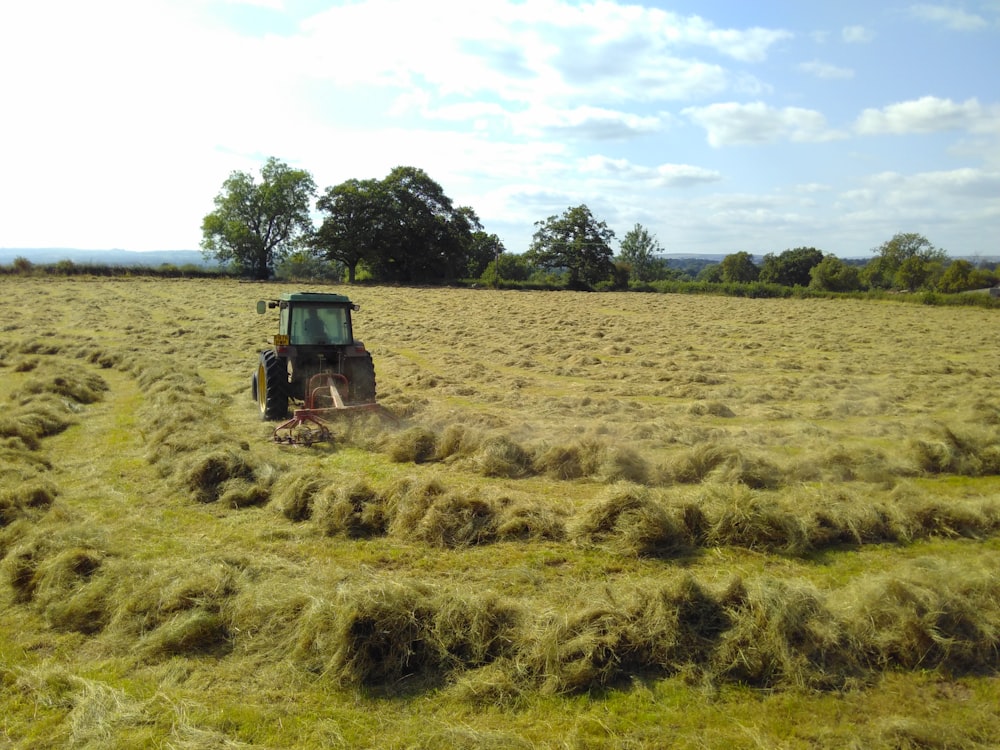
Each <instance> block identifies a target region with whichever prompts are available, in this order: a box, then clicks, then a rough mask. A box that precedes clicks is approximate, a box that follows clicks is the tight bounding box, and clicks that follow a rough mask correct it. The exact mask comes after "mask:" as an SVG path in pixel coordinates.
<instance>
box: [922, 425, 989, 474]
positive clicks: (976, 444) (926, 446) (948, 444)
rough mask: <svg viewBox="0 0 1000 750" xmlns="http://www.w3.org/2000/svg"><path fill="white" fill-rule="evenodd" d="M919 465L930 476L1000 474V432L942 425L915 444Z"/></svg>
mask: <svg viewBox="0 0 1000 750" xmlns="http://www.w3.org/2000/svg"><path fill="white" fill-rule="evenodd" d="M912 450H913V452H914V454H915V456H916V462H917V465H918V466H919V467H920V469H921V470H922V471H925V472H927V473H929V474H960V475H963V476H969V477H981V476H996V475H998V474H1000V432H997V430H996V428H995V427H994V428H979V427H976V426H974V425H966V426H964V427H963V428H961V429H957V428H951V427H947V426H944V425H940V426H938V427H937V428H935V429H934V430H933V432H932V434H931V435H929V436H927V437H925V438H918V439H915V440H913V441H912Z"/></svg>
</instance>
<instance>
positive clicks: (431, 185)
mask: <svg viewBox="0 0 1000 750" xmlns="http://www.w3.org/2000/svg"><path fill="white" fill-rule="evenodd" d="M316 205H317V207H318V208H319V209H320V211H322V212H323V213H324V214H325V218H324V219H323V224H322V225H321V226H320V228H319V230H318V231H317V232H316V236H315V238H314V240H313V242H312V245H313V250H314V252H316V253H317V254H319V255H322V256H323V257H326V258H328V259H330V260H335V261H338V262H340V263H343V264H344V266H345V267H346V268H347V274H348V281H352V282H353V281H354V279H355V275H356V268H357V267H358V266H359V265H361V264H363V265H364V266H365V267H366V268H367V269H368V270H369V271H370V272H371V274H372V276H373V277H374V278H376V279H380V280H382V281H398V282H403V283H409V282H423V281H441V280H444V279H450V278H457V277H459V276H465V275H467V274H468V272H469V266H470V263H471V260H470V259H471V257H472V256H473V255H474V254H475V253H476V252H477V250H478V248H477V246H476V242H475V238H474V234H475V233H476V232H480V231H481V230H482V224H481V223H480V221H479V217H478V216H476V212H475V211H473V210H472V209H471V208H469V207H468V206H459V207H457V208H456V207H454V206H453V205H452V201H451V198H449V197H448V196H447V195H445V192H444V190H443V189H442V188H441V186H440V185H439V184H438V183H437V182H435V181H434V180H432V179H431V178H430V177H429V176H428V175H427V173H426V172H424V171H423V170H422V169H418V168H416V167H396V168H395V169H393V170H392V171H391V172H390V173H389V174H388V175H387V176H386V177H385V178H384V179H382V180H347V181H346V182H343V183H341V184H340V185H337V186H335V187H332V188H327V190H326V192H325V194H324V195H323V196H322V197H321V198H320V199H319V200H318V201H317V202H316ZM492 257H493V256H492V255H490V258H489V259H487V261H486V263H488V262H489V260H490V259H492ZM482 268H485V263H483V264H482ZM482 268H480V269H479V273H481V272H482ZM477 275H478V274H477Z"/></svg>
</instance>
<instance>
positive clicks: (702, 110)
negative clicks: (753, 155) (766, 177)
mask: <svg viewBox="0 0 1000 750" xmlns="http://www.w3.org/2000/svg"><path fill="white" fill-rule="evenodd" d="M682 114H684V115H685V116H687V117H688V118H689V119H690V120H691V121H692V122H694V123H696V124H698V125H700V126H701V127H703V128H704V129H705V130H706V132H707V133H708V143H709V144H710V145H711V146H714V147H716V148H718V147H721V146H734V145H747V144H753V143H773V142H775V141H780V140H790V141H793V142H797V143H805V142H823V141H832V140H837V139H840V138H843V137H845V136H844V133H842V132H840V131H837V130H832V129H831V128H830V127H829V126H828V125H827V123H826V118H825V117H823V115H822V114H821V113H819V112H817V111H815V110H811V109H802V108H800V107H784V108H781V109H778V108H776V107H771V106H769V105H767V104H764V103H763V102H753V103H750V104H739V103H736V102H725V103H719V104H711V105H709V106H707V107H688V108H686V109H684V110H682Z"/></svg>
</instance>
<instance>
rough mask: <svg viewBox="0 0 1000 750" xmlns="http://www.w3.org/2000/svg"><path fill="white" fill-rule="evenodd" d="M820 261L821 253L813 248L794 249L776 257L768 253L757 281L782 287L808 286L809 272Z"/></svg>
mask: <svg viewBox="0 0 1000 750" xmlns="http://www.w3.org/2000/svg"><path fill="white" fill-rule="evenodd" d="M822 260H823V253H822V252H820V251H819V250H817V249H816V248H814V247H796V248H794V249H792V250H785V251H784V252H783V253H781V255H777V256H776V255H775V254H774V253H768V254H767V255H765V256H764V262H763V263H762V264H761V267H760V276H759V277H758V280H759V281H763V282H766V283H768V284H782V285H783V286H809V283H810V276H809V272H810V271H811V270H812V269H813V267H814V266H816V265H817V264H819V262H820V261H822Z"/></svg>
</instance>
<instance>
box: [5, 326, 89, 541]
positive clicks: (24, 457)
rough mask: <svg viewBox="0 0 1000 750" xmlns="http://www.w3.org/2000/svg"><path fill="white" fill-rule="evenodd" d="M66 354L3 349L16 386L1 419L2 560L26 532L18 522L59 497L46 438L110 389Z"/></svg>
mask: <svg viewBox="0 0 1000 750" xmlns="http://www.w3.org/2000/svg"><path fill="white" fill-rule="evenodd" d="M61 350H62V347H60V346H59V345H57V344H55V343H53V342H48V343H47V344H45V345H42V344H41V343H39V342H37V341H28V342H21V343H20V344H16V345H15V344H8V345H7V346H4V347H3V348H0V375H2V374H3V370H8V372H9V373H10V375H8V376H7V377H8V379H9V380H13V381H14V382H15V387H14V388H13V389H12V390H11V391H10V392H9V393H8V394H7V399H6V403H5V404H4V405H3V409H2V411H3V416H0V558H2V557H3V556H5V555H6V552H7V551H8V549H9V548H10V546H11V545H13V544H14V543H15V542H16V540H17V539H18V538H19V537H20V535H21V533H22V531H23V529H22V525H19V524H18V522H24V523H27V524H29V525H30V524H32V523H34V522H36V521H38V520H39V519H40V518H41V517H42V516H44V515H45V513H46V512H47V511H48V510H49V508H50V507H51V506H52V504H53V503H54V502H55V499H56V497H57V495H58V494H59V489H58V487H57V484H56V483H55V482H54V481H53V479H52V474H53V462H52V459H51V458H50V456H49V455H48V452H47V451H46V449H45V439H46V438H49V437H52V436H53V435H58V434H59V433H61V432H63V431H64V430H65V429H67V428H68V427H69V426H70V425H73V424H75V423H76V422H77V421H78V420H79V418H80V412H81V411H83V410H84V409H85V407H86V405H88V404H93V403H95V402H97V401H99V400H101V399H102V398H103V397H104V395H105V392H106V391H107V388H108V386H107V384H106V383H105V382H104V380H103V379H102V378H101V376H100V375H98V374H97V373H95V372H90V371H87V370H85V369H82V368H80V366H79V365H78V363H77V362H75V361H73V360H72V359H67V358H66V357H65V356H59V355H60V352H61Z"/></svg>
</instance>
